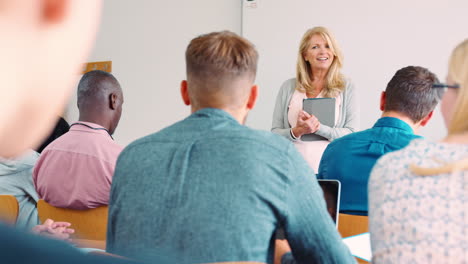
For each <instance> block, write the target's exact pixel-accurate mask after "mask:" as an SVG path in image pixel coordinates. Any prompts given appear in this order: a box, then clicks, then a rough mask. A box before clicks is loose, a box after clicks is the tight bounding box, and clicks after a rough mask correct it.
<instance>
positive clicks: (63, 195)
mask: <svg viewBox="0 0 468 264" xmlns="http://www.w3.org/2000/svg"><path fill="white" fill-rule="evenodd" d="M122 104H123V94H122V89H121V88H120V84H119V82H118V81H117V80H116V79H115V77H114V76H113V75H112V74H110V73H107V72H104V71H91V72H88V73H86V74H84V75H83V77H82V78H81V80H80V83H79V84H78V109H79V111H80V116H79V121H78V122H76V123H73V124H71V126H70V131H69V132H68V133H66V134H64V135H63V136H61V137H59V138H58V139H56V140H55V141H54V142H52V143H51V144H50V145H49V146H47V147H46V148H45V149H44V151H43V152H42V155H41V156H40V158H39V160H38V162H37V163H36V165H35V167H34V172H33V180H34V184H35V186H36V190H37V193H38V194H39V197H40V198H41V199H44V200H45V201H46V202H48V203H50V204H51V205H53V206H57V207H64V208H72V209H86V208H95V207H98V206H101V205H107V204H108V202H109V193H110V185H111V182H112V176H113V173H114V168H115V163H116V161H117V157H118V155H119V154H120V152H121V151H122V147H121V146H119V145H118V144H117V143H115V142H114V140H113V138H112V134H113V133H114V131H115V128H116V127H117V125H118V123H119V120H120V116H121V113H122Z"/></svg>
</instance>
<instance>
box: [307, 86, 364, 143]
mask: <svg viewBox="0 0 468 264" xmlns="http://www.w3.org/2000/svg"><path fill="white" fill-rule="evenodd" d="M341 107H345V108H346V109H345V110H346V111H345V116H344V117H341V118H344V124H343V127H329V126H326V125H324V124H320V127H319V129H318V130H317V132H315V134H317V135H319V136H322V137H325V138H327V139H328V140H330V141H333V140H335V139H337V138H340V137H342V136H345V135H347V134H350V133H353V132H356V131H357V130H358V128H359V114H360V113H359V102H358V97H357V95H356V91H355V88H354V85H353V84H352V83H351V82H349V81H348V85H347V86H346V91H345V92H343V102H342V105H341Z"/></svg>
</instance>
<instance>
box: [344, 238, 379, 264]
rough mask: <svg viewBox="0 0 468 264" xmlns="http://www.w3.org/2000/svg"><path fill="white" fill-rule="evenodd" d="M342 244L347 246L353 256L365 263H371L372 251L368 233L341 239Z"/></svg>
mask: <svg viewBox="0 0 468 264" xmlns="http://www.w3.org/2000/svg"><path fill="white" fill-rule="evenodd" d="M343 243H345V245H346V246H348V248H349V251H351V254H352V255H353V256H355V257H358V258H360V259H363V260H365V261H369V262H370V261H371V259H372V249H371V242H370V234H369V233H362V234H359V235H355V236H350V237H346V238H343Z"/></svg>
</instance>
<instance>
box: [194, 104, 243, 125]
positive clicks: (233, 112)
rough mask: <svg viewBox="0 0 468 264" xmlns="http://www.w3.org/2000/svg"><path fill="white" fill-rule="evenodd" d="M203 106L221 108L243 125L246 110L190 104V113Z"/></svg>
mask: <svg viewBox="0 0 468 264" xmlns="http://www.w3.org/2000/svg"><path fill="white" fill-rule="evenodd" d="M204 108H216V109H220V110H223V111H225V112H227V113H228V114H230V115H231V116H232V117H234V119H236V120H237V122H239V124H241V125H244V123H245V120H246V118H247V112H246V111H241V110H239V109H231V108H227V107H214V106H205V107H193V106H192V108H191V111H192V114H193V113H195V112H197V111H198V110H201V109H204Z"/></svg>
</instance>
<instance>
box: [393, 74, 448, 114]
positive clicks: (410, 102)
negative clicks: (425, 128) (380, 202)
mask: <svg viewBox="0 0 468 264" xmlns="http://www.w3.org/2000/svg"><path fill="white" fill-rule="evenodd" d="M438 82H439V80H438V79H437V76H436V75H435V74H434V73H432V72H430V71H429V70H428V69H426V68H423V67H419V66H408V67H405V68H402V69H400V70H398V71H397V72H396V73H395V75H394V76H393V78H392V79H391V80H390V82H389V83H388V84H387V89H386V90H385V94H386V97H385V98H386V99H385V109H384V111H386V112H387V111H396V112H399V113H402V114H405V115H406V116H408V117H409V118H410V119H411V120H412V121H413V122H419V121H421V120H422V119H423V118H424V117H426V116H427V115H428V114H429V113H430V112H431V111H433V110H434V108H435V107H436V105H437V103H438V102H439V101H440V99H441V98H442V94H443V91H441V90H442V89H434V88H432V86H433V85H434V83H438Z"/></svg>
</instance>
